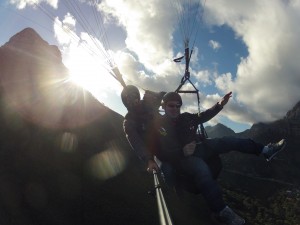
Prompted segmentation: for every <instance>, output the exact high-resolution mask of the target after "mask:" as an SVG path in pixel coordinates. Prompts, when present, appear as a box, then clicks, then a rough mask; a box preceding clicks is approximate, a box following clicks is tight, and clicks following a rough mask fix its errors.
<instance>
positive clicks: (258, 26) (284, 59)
mask: <svg viewBox="0 0 300 225" xmlns="http://www.w3.org/2000/svg"><path fill="white" fill-rule="evenodd" d="M206 7H207V10H206V21H208V22H209V23H210V24H211V25H217V26H221V25H227V26H229V27H231V28H232V29H233V30H234V32H235V33H236V35H237V36H239V37H240V38H241V39H242V40H243V41H244V43H245V45H246V46H247V48H248V52H249V55H248V57H246V58H245V59H242V61H241V63H240V64H239V65H238V71H237V77H236V79H235V80H231V79H227V81H226V79H224V78H226V76H225V77H222V78H220V79H218V80H217V85H218V87H219V88H221V89H224V88H225V87H231V88H234V90H233V91H234V93H235V94H236V99H237V100H238V101H239V102H240V103H241V104H242V105H244V107H245V108H247V110H244V113H245V114H244V116H240V119H239V121H248V122H258V121H270V120H275V119H278V118H282V117H283V116H284V114H285V113H286V112H287V111H288V110H289V109H291V107H292V106H293V105H294V104H295V103H296V102H297V101H299V100H300V92H299V87H300V76H299V74H300V64H299V60H298V57H299V56H298V55H299V52H300V42H299V39H300V27H299V26H298V25H297V23H298V22H297V21H299V19H300V3H299V1H296V0H294V1H281V0H276V1H268V0H263V1H262V0H257V1H249V2H247V1H239V0H230V1H226V3H225V2H224V1H222V0H216V1H208V2H207V4H206ZM227 78H228V77H227ZM226 83H227V84H226ZM225 89H226V88H225ZM233 113H234V112H233ZM237 113H239V111H236V113H235V114H237ZM236 117H237V116H236Z"/></svg>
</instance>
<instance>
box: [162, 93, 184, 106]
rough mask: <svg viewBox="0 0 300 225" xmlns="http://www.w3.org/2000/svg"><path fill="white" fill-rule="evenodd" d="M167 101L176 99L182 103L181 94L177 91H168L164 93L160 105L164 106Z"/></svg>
mask: <svg viewBox="0 0 300 225" xmlns="http://www.w3.org/2000/svg"><path fill="white" fill-rule="evenodd" d="M169 101H178V102H179V104H180V105H182V99H181V96H180V95H179V94H178V93H177V92H168V93H167V94H165V95H164V97H163V99H162V101H161V105H162V106H164V105H166V104H167V102H169Z"/></svg>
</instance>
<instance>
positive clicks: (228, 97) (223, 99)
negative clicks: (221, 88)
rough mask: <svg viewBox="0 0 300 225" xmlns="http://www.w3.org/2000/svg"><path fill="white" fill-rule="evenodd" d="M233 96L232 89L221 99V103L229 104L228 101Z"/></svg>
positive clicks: (222, 104)
mask: <svg viewBox="0 0 300 225" xmlns="http://www.w3.org/2000/svg"><path fill="white" fill-rule="evenodd" d="M231 97H232V91H231V92H228V93H227V94H226V95H224V97H223V98H222V99H221V100H220V101H219V104H220V105H221V106H222V107H223V106H224V105H226V104H227V102H228V101H229V99H230V98H231Z"/></svg>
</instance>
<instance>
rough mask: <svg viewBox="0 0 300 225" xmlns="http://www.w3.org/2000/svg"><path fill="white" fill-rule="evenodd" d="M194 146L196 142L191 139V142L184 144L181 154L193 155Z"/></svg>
mask: <svg viewBox="0 0 300 225" xmlns="http://www.w3.org/2000/svg"><path fill="white" fill-rule="evenodd" d="M195 148H196V142H195V141H192V142H191V143H188V144H186V145H185V146H184V147H183V155H184V156H190V155H193V154H194V151H195Z"/></svg>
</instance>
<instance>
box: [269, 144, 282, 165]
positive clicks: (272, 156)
mask: <svg viewBox="0 0 300 225" xmlns="http://www.w3.org/2000/svg"><path fill="white" fill-rule="evenodd" d="M285 146H286V141H284V143H283V145H282V147H281V149H280V150H279V151H278V152H275V153H274V154H273V155H271V157H270V158H267V159H266V160H267V162H270V161H271V160H272V159H273V158H274V157H275V156H276V155H277V154H278V153H279V152H282V151H283V150H284V149H285Z"/></svg>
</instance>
